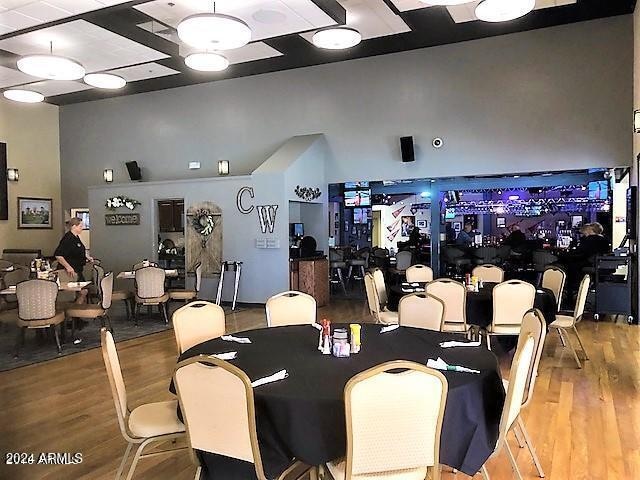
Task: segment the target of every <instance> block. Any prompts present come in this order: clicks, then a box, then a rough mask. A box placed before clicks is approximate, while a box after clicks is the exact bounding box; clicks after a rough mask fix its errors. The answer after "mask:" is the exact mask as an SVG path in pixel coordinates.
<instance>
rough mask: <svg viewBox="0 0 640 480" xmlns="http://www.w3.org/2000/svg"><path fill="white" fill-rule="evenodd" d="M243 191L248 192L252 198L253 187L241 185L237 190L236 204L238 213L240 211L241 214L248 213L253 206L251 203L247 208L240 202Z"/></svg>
mask: <svg viewBox="0 0 640 480" xmlns="http://www.w3.org/2000/svg"><path fill="white" fill-rule="evenodd" d="M245 193H248V194H249V196H250V197H251V198H253V197H254V195H253V187H242V188H241V189H240V190H238V195H237V196H236V206H237V207H238V211H239V212H240V213H242V214H243V215H248V214H250V213H251V212H252V211H253V208H254V207H253V205H251V206H250V207H248V208H247V207H245V206H244V205H243V204H242V196H243V195H244V194H245Z"/></svg>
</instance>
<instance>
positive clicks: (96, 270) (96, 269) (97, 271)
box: [93, 263, 104, 293]
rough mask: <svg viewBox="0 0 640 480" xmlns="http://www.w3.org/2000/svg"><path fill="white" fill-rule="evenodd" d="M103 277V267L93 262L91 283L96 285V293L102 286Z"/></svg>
mask: <svg viewBox="0 0 640 480" xmlns="http://www.w3.org/2000/svg"><path fill="white" fill-rule="evenodd" d="M103 278H104V267H103V266H102V265H99V264H97V263H94V264H93V284H94V285H96V286H97V287H98V293H100V289H101V288H102V279H103Z"/></svg>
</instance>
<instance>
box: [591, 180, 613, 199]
mask: <svg viewBox="0 0 640 480" xmlns="http://www.w3.org/2000/svg"><path fill="white" fill-rule="evenodd" d="M608 198H609V182H608V181H606V180H600V181H598V182H589V199H590V200H607V199H608Z"/></svg>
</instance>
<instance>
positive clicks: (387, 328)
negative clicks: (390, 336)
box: [380, 323, 400, 333]
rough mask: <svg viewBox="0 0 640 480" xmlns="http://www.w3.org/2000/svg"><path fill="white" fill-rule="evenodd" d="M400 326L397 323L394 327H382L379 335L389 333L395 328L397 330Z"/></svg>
mask: <svg viewBox="0 0 640 480" xmlns="http://www.w3.org/2000/svg"><path fill="white" fill-rule="evenodd" d="M399 327H400V325H398V324H397V323H396V324H394V325H387V326H386V327H382V328H381V329H380V333H387V332H391V331H392V330H395V329H396V328H399Z"/></svg>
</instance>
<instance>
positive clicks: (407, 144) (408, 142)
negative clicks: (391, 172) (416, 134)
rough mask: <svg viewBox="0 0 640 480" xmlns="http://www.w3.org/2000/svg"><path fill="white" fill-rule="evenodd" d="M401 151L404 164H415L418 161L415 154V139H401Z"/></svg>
mask: <svg viewBox="0 0 640 480" xmlns="http://www.w3.org/2000/svg"><path fill="white" fill-rule="evenodd" d="M400 150H401V151H402V161H403V162H413V161H414V160H415V159H416V157H415V155H414V153H413V137H400Z"/></svg>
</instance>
